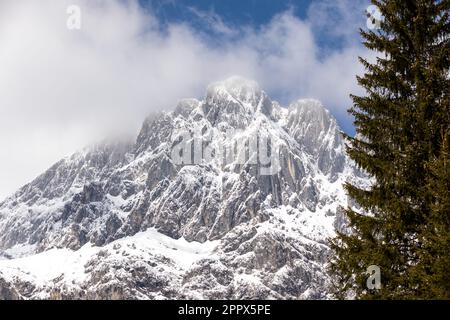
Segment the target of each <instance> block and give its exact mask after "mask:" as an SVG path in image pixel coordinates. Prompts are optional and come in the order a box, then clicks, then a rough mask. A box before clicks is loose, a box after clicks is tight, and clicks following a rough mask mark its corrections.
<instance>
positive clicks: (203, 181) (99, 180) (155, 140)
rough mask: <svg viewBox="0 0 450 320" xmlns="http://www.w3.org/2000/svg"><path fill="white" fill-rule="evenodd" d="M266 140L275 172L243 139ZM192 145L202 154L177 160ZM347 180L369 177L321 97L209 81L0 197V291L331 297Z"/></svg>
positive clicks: (236, 80) (239, 81) (28, 295)
mask: <svg viewBox="0 0 450 320" xmlns="http://www.w3.org/2000/svg"><path fill="white" fill-rule="evenodd" d="M186 136H188V139H186ZM189 137H190V138H189ZM263 138H264V139H267V140H268V141H270V145H269V148H268V150H266V151H268V152H269V153H270V154H272V155H275V158H271V159H273V160H275V162H276V166H275V167H273V168H271V169H274V170H272V171H270V170H267V168H268V167H267V166H266V164H267V163H266V164H264V165H263V163H262V160H261V158H258V156H259V157H260V156H261V154H258V150H253V149H252V148H251V147H250V146H251V144H250V143H249V141H251V140H252V139H260V140H258V141H259V142H258V144H257V145H258V146H259V147H261V146H262V145H263V144H262V143H261V141H263V140H261V139H263ZM243 141H244V142H243ZM180 146H181V149H182V150H183V152H182V153H178V154H174V148H177V147H180ZM195 146H201V150H203V151H202V152H201V153H200V154H201V157H200V161H197V160H198V159H197V160H196V159H194V158H195V157H187V158H186V157H185V156H186V154H185V152H186V150H194V148H195ZM221 148H222V149H221ZM205 150H209V151H211V152H210V154H209V157H206V154H205ZM222 150H234V151H235V154H234V155H236V157H231V158H226V159H224V158H222V157H221V155H222V154H221V151H222ZM174 155H175V156H177V155H178V156H180V159H181V158H183V156H184V160H185V161H184V163H180V161H179V160H180V159H178V161H177V159H175V158H174ZM242 159H244V161H241V160H242ZM270 165H274V163H273V162H272V163H270V164H269V167H270ZM348 180H351V181H353V182H354V183H357V184H359V185H362V186H364V185H367V184H368V180H367V178H366V177H365V176H364V175H363V174H362V173H361V172H359V171H358V170H357V169H356V168H355V166H354V165H353V164H352V162H351V161H350V160H349V158H348V157H347V155H346V153H345V142H344V140H343V137H342V135H341V132H340V129H339V127H338V125H337V123H336V120H335V118H334V117H333V116H332V115H331V114H330V112H329V111H328V110H326V109H325V108H324V106H322V104H321V103H320V102H319V101H316V100H298V101H295V102H293V103H291V104H290V105H289V106H288V107H282V106H280V104H279V103H277V102H276V101H272V100H271V99H270V97H269V96H268V95H267V94H266V93H265V92H264V91H263V90H262V89H261V88H260V87H259V85H258V84H257V83H255V82H254V81H250V80H247V79H244V78H240V77H232V78H229V79H227V80H225V81H222V82H219V83H214V84H211V85H210V86H209V87H208V88H207V91H206V96H205V97H204V99H203V100H201V101H199V100H196V99H185V100H182V101H180V102H179V103H178V105H177V106H176V108H174V111H172V112H162V113H155V114H152V115H150V116H149V117H148V118H147V119H145V121H144V123H143V125H142V128H141V131H140V132H139V134H138V136H137V138H136V139H135V141H113V142H111V141H109V142H105V143H99V144H96V145H94V146H92V147H89V148H86V149H84V150H82V151H80V152H77V153H75V154H73V155H72V156H70V157H67V158H65V159H62V160H61V161H59V162H57V163H56V164H55V165H53V166H52V167H51V168H50V169H49V170H47V171H46V172H45V173H43V174H42V175H40V176H39V177H38V178H36V179H35V180H33V181H32V182H30V183H29V184H27V185H26V186H24V187H23V188H21V189H20V190H18V191H17V192H16V193H15V194H14V195H12V196H10V197H9V198H7V199H6V200H5V201H4V202H3V203H0V256H1V257H2V259H3V260H1V261H0V299H8V298H17V299H22V298H23V299H35V298H52V299H59V298H67V299H78V298H94V299H117V298H127V299H128V298H130V299H163V298H171V299H174V298H205V299H229V298H234V299H244V298H248V299H253V298H262V299H267V298H276V299H299V298H300V299H326V298H328V297H329V291H328V288H327V287H328V285H329V278H328V276H327V274H326V272H325V266H326V263H327V259H328V253H329V250H328V246H327V238H328V237H330V236H332V235H334V232H335V230H336V229H341V228H345V220H344V219H343V215H342V212H341V210H340V206H346V205H347V204H348V201H349V200H348V198H347V196H346V194H345V192H344V190H343V187H342V184H343V183H344V182H345V181H348Z"/></svg>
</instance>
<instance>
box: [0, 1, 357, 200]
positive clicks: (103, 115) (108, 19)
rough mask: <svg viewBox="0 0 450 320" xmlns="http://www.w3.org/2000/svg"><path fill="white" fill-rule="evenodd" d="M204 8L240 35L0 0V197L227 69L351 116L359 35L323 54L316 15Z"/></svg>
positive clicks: (115, 7)
mask: <svg viewBox="0 0 450 320" xmlns="http://www.w3.org/2000/svg"><path fill="white" fill-rule="evenodd" d="M71 4H76V5H79V6H80V8H81V13H82V16H81V18H82V24H81V30H79V31H76V30H72V31H70V30H68V29H67V28H66V20H67V18H68V15H67V13H66V9H67V7H68V6H69V5H71ZM315 10H319V11H320V8H319V9H317V8H316V9H315ZM319 11H318V12H319ZM197 13H198V12H197ZM310 16H313V14H312V13H311V14H310ZM207 17H208V19H213V20H214V21H220V22H221V23H222V24H221V25H219V28H220V30H221V32H222V33H226V34H228V35H231V34H240V36H239V37H238V38H237V39H236V38H233V39H232V40H231V39H228V40H227V38H226V37H225V38H224V41H223V44H222V45H221V46H220V47H218V46H213V45H211V44H210V43H209V42H208V41H207V40H206V39H205V37H203V36H202V35H200V34H199V33H198V32H197V31H196V30H194V29H192V27H190V26H189V25H188V24H172V25H169V26H168V27H167V29H164V30H162V28H161V26H160V21H158V18H157V17H155V16H153V15H152V14H151V13H148V12H147V13H145V12H144V11H143V10H141V8H140V7H139V5H138V4H137V3H136V2H134V1H123V0H122V1H119V0H114V1H99V0H96V1H92V0H78V1H76V0H72V1H65V0H63V1H59V0H53V1H51V0H43V1H39V2H38V1H31V0H30V1H14V0H7V1H2V2H1V4H0V43H1V46H0V70H1V72H0V198H2V197H4V196H6V195H7V194H9V193H11V192H13V191H15V190H16V189H17V188H18V187H20V186H21V185H22V184H24V183H26V182H28V181H29V180H31V179H32V178H33V177H35V176H36V175H38V174H39V173H41V172H43V171H44V170H45V169H46V168H47V167H49V166H50V165H51V164H52V163H53V162H55V161H57V160H58V159H59V158H61V157H62V156H65V155H68V154H70V153H72V152H74V151H76V150H77V149H79V148H81V147H82V146H85V145H86V144H89V143H92V142H93V141H97V140H100V139H102V138H103V137H105V136H107V135H110V134H112V133H117V134H125V133H133V134H135V133H137V130H138V129H139V126H140V124H141V122H142V120H143V118H144V117H145V116H146V115H147V114H148V113H149V112H150V111H152V110H159V109H166V110H167V109H171V108H173V107H174V105H175V103H176V101H177V100H179V99H180V98H184V97H192V96H195V97H201V96H202V95H203V91H204V89H205V87H206V85H207V84H208V83H210V82H213V81H216V80H219V79H223V78H225V77H228V76H230V75H232V74H240V75H243V76H246V77H249V78H254V79H255V80H257V81H258V82H260V84H261V86H262V87H263V88H265V89H266V91H268V93H269V94H271V95H275V96H278V97H281V98H282V99H283V100H286V101H287V100H293V99H295V98H300V97H315V98H318V99H321V100H322V101H323V102H324V104H325V105H327V106H328V107H329V108H330V109H331V110H332V111H333V112H334V113H335V114H343V113H345V110H346V108H348V106H349V99H348V94H349V93H350V92H355V90H357V88H356V85H355V80H354V75H355V73H357V72H358V71H359V70H360V66H359V65H358V63H357V59H356V57H357V56H358V55H361V54H363V53H364V52H365V51H364V50H363V49H362V48H361V47H360V46H359V45H358V44H356V43H349V44H348V45H347V46H346V47H345V48H343V49H342V50H340V51H336V52H333V53H331V54H329V55H327V56H326V57H320V55H319V52H318V51H319V48H318V46H317V43H316V40H315V38H314V33H313V28H314V27H315V23H313V22H312V21H311V20H310V19H308V20H305V21H302V20H300V19H298V18H296V17H294V16H293V15H292V14H291V13H290V12H286V13H284V14H281V15H278V16H276V17H275V18H274V19H273V20H272V21H271V22H270V23H269V24H268V25H266V26H264V27H262V28H258V29H253V28H251V27H248V26H246V27H242V28H239V29H237V28H236V27H230V26H227V25H226V24H225V23H224V22H223V21H222V20H221V19H220V17H219V16H217V15H215V14H214V15H211V14H209V15H208V16H207ZM218 19H219V20H218ZM214 21H212V22H211V23H213V22H214ZM233 28H234V29H233Z"/></svg>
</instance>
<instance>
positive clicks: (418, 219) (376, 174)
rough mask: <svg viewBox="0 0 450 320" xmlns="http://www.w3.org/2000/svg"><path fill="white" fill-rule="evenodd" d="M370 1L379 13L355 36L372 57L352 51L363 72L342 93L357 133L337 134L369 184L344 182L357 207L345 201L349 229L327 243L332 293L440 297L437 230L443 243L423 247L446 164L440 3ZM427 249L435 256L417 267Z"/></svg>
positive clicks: (444, 193) (442, 195)
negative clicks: (373, 285) (372, 286)
mask: <svg viewBox="0 0 450 320" xmlns="http://www.w3.org/2000/svg"><path fill="white" fill-rule="evenodd" d="M372 2H373V4H374V5H376V6H378V8H379V9H380V11H381V13H382V15H383V17H384V21H382V23H381V29H380V30H375V31H363V30H361V35H362V37H363V39H364V45H365V46H366V47H367V48H369V49H370V50H374V51H376V52H378V57H377V59H376V62H375V63H370V62H368V61H367V60H365V59H362V58H360V61H361V63H362V64H363V65H364V67H365V69H366V72H365V74H364V75H363V76H362V77H358V79H357V80H358V83H359V85H360V86H362V87H363V88H364V89H365V91H366V94H365V96H352V99H353V103H354V105H353V107H352V108H351V109H350V113H351V114H352V115H353V116H354V118H355V127H356V131H357V136H356V137H355V138H351V137H347V138H348V140H349V145H348V153H349V155H350V157H351V158H352V159H353V160H354V161H355V162H356V164H357V165H358V166H359V167H360V168H362V169H363V170H364V171H366V172H367V173H368V174H369V175H371V176H372V177H373V178H374V181H375V182H374V184H373V185H372V186H371V188H370V189H368V190H363V189H360V188H358V187H357V186H354V185H351V184H346V186H345V188H346V190H347V192H348V193H349V195H350V196H351V197H352V198H353V199H354V200H355V201H356V203H357V205H358V206H357V207H358V208H347V209H346V214H347V217H348V220H349V228H350V232H348V233H342V232H340V233H338V235H337V237H336V238H335V239H333V240H332V241H331V247H332V250H333V251H334V253H335V256H334V259H333V260H332V262H331V266H330V271H331V273H332V275H333V276H334V279H335V280H336V281H337V283H336V285H335V294H336V296H337V297H346V296H348V294H349V293H353V294H355V296H356V297H357V298H411V299H412V298H424V297H430V296H433V295H434V294H433V293H431V294H430V293H429V292H430V290H431V289H430V288H429V286H437V287H439V286H442V287H439V288H435V289H436V291H433V292H435V295H436V296H438V297H442V296H443V295H442V294H441V293H439V292H442V291H445V290H447V289H446V288H448V287H445V285H444V283H443V281H444V280H446V279H448V278H445V277H444V275H443V274H441V275H442V277H444V278H439V277H440V276H438V278H434V276H435V275H436V273H437V272H438V270H441V269H440V268H444V267H445V266H443V265H441V263H444V262H446V261H448V260H446V259H448V254H449V253H448V251H446V252H445V250H447V249H446V248H448V243H447V244H446V243H445V239H444V238H439V239H440V240H442V241H444V243H441V242H439V243H440V244H439V245H437V244H436V246H434V245H433V249H431V247H430V246H431V244H430V243H432V241H433V240H432V239H433V237H441V236H445V234H443V233H442V232H443V231H442V230H441V229H440V228H445V226H446V225H445V223H444V222H443V220H445V219H448V215H449V212H448V207H446V204H445V203H446V202H445V201H447V200H448V198H446V197H448V189H447V190H446V189H445V188H446V185H445V178H439V179H441V180H439V179H438V178H437V177H438V176H439V177H441V176H442V175H443V173H442V171H445V170H446V168H447V167H445V163H446V162H445V161H446V160H445V156H442V155H441V154H444V153H445V151H443V150H444V149H443V147H442V146H443V143H442V132H447V129H448V127H449V113H450V109H449V88H450V82H449V57H450V43H449V34H450V24H449V10H450V1H449V0H442V1H436V0H384V1H381V0H380V1H372ZM436 159H439V160H436ZM432 162H435V163H434V164H433V165H431V163H432ZM443 162H444V164H442V163H443ZM438 172H439V173H438ZM442 179H444V180H442ZM431 186H433V187H431ZM437 190H440V191H437ZM436 193H438V194H436ZM446 199H447V200H446ZM431 224H433V225H434V227H431ZM447 226H448V225H447ZM438 229H439V230H440V231H437V230H438ZM433 230H434V231H433ZM447 231H448V229H447ZM444 233H445V232H444ZM447 239H448V238H447ZM446 245H447V247H445V246H446ZM438 247H439V248H438ZM432 250H441V251H439V252H441V254H442V257H443V259H442V260H440V262H438V263H437V264H436V265H433V266H432V267H430V268H428V269H427V268H425V267H424V266H425V263H426V262H427V259H428V258H429V257H430V255H429V253H430V252H431V251H432ZM442 250H444V251H442ZM369 265H377V266H379V267H380V269H381V282H382V287H381V289H379V290H368V289H367V287H366V280H367V278H368V274H367V273H366V270H367V267H368V266H369ZM439 272H440V271H439ZM427 283H432V285H431V284H430V285H428V284H427ZM433 290H434V289H433Z"/></svg>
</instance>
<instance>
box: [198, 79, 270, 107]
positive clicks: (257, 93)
mask: <svg viewBox="0 0 450 320" xmlns="http://www.w3.org/2000/svg"><path fill="white" fill-rule="evenodd" d="M224 95H229V96H230V97H231V98H233V99H235V100H238V101H240V102H243V103H251V104H254V103H257V102H258V101H259V100H260V98H261V96H262V95H263V91H262V90H261V88H260V86H259V85H258V83H257V82H256V81H253V80H249V79H246V78H243V77H241V76H232V77H230V78H228V79H225V80H223V81H219V82H215V83H213V84H211V85H209V86H208V89H207V94H206V98H207V100H210V99H211V98H212V99H214V97H217V96H224Z"/></svg>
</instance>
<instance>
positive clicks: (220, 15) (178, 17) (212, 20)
mask: <svg viewBox="0 0 450 320" xmlns="http://www.w3.org/2000/svg"><path fill="white" fill-rule="evenodd" d="M139 3H140V5H141V6H142V8H143V9H144V10H149V11H150V12H152V13H153V14H155V15H156V16H157V17H158V19H159V22H160V27H161V28H165V27H166V26H169V25H171V24H174V23H175V24H177V23H186V24H189V25H190V26H191V27H192V28H194V29H195V30H196V31H197V32H199V33H200V34H202V36H203V37H204V39H206V41H208V42H209V43H210V45H211V46H217V47H220V46H221V43H222V42H224V41H230V40H232V38H233V36H234V37H237V38H239V34H237V35H233V36H230V35H228V34H226V33H224V32H221V29H219V32H218V31H217V30H216V29H215V28H212V27H211V24H220V25H223V26H225V27H227V28H231V29H240V28H243V27H250V28H254V29H255V30H258V29H260V28H264V26H266V25H267V24H269V23H270V22H271V21H272V20H273V19H274V17H276V16H277V15H280V14H283V13H286V12H289V13H290V14H292V15H293V16H295V17H297V18H298V19H299V20H301V21H308V20H309V22H310V23H312V25H313V28H312V32H313V34H314V39H315V41H316V44H317V48H318V52H317V57H318V59H319V60H320V59H326V58H327V57H328V56H329V55H332V54H333V53H336V52H340V51H342V50H344V49H345V48H346V46H349V45H354V46H356V47H360V48H362V46H361V45H360V43H359V39H360V38H359V33H358V28H359V27H364V24H365V20H366V17H365V16H364V14H363V13H364V12H363V10H364V9H365V8H366V7H367V6H368V5H369V4H370V3H369V1H368V0H367V1H361V0H359V1H354V0H343V1H342V0H337V1H334V0H331V1H328V0H325V1H322V0H316V1H311V0H178V1H177V0H140V1H139ZM317 8H319V10H321V13H320V14H314V13H313V12H312V11H313V10H314V9H317ZM349 16H350V17H351V18H350V19H349ZM342 26H344V28H345V31H343V32H336V30H337V29H338V28H341V27H342ZM230 38H231V39H230ZM330 89H331V88H330ZM350 93H354V92H348V94H350ZM270 94H271V95H272V96H273V98H275V99H278V100H280V101H281V102H282V103H284V104H287V103H289V102H290V101H289V100H288V99H289V98H291V97H289V98H286V97H284V96H283V94H281V93H279V92H277V91H272V92H270ZM314 98H317V99H319V100H320V99H321V97H320V96H319V97H314ZM327 107H328V108H330V109H332V110H331V111H332V112H333V111H334V110H333V109H337V108H338V107H339V109H340V110H339V112H333V114H334V115H335V116H336V118H337V119H338V122H339V124H340V126H341V127H342V129H343V130H344V131H346V132H347V133H349V134H354V128H353V125H352V119H351V118H350V116H349V115H348V114H346V113H345V112H342V106H333V105H332V106H329V105H328V106H327ZM346 107H349V105H348V106H346Z"/></svg>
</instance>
